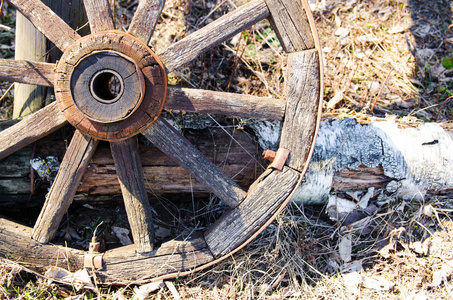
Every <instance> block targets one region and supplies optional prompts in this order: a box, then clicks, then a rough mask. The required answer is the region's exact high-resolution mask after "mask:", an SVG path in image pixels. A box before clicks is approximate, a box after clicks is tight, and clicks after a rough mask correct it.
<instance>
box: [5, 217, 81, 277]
mask: <svg viewBox="0 0 453 300" xmlns="http://www.w3.org/2000/svg"><path fill="white" fill-rule="evenodd" d="M31 232H32V229H31V228H30V227H26V226H23V225H20V224H17V223H15V222H11V221H8V220H6V219H4V218H1V217H0V258H5V259H8V260H11V261H14V262H15V263H20V264H21V265H24V266H30V267H32V268H33V269H35V270H41V271H46V270H47V268H48V267H49V266H56V267H61V268H65V269H69V270H70V271H72V272H74V271H76V270H80V269H82V268H83V255H84V252H83V251H79V250H74V249H70V248H67V247H63V246H55V245H43V244H41V243H38V242H37V241H35V240H33V239H31ZM24 253H27V255H23V254H24Z"/></svg>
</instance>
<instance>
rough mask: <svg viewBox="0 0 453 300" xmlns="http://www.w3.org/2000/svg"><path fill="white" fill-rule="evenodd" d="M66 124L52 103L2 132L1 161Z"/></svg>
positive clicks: (0, 134)
mask: <svg viewBox="0 0 453 300" xmlns="http://www.w3.org/2000/svg"><path fill="white" fill-rule="evenodd" d="M65 124H66V119H65V117H64V115H63V114H62V113H61V112H60V110H59V109H58V107H57V104H56V103H51V104H49V105H48V106H46V107H45V108H42V109H41V110H39V111H37V112H36V113H34V114H32V115H29V116H27V117H25V118H24V119H23V120H22V121H20V122H19V123H17V124H15V125H13V126H11V127H9V128H8V129H5V130H3V131H2V132H0V141H1V143H0V159H2V158H4V157H6V156H8V155H9V154H11V153H13V152H15V151H17V150H19V149H21V148H23V147H25V146H27V145H29V144H31V143H33V142H35V141H37V140H39V139H40V138H42V137H44V136H46V135H48V134H50V133H52V132H54V131H56V130H57V129H58V128H61V127H62V126H63V125H65Z"/></svg>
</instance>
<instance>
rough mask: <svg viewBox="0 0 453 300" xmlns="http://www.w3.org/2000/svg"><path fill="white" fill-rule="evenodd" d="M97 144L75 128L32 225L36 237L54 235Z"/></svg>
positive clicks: (42, 241)
mask: <svg viewBox="0 0 453 300" xmlns="http://www.w3.org/2000/svg"><path fill="white" fill-rule="evenodd" d="M97 144H98V142H97V141H96V140H94V139H93V138H90V137H88V136H86V135H84V134H83V133H81V132H80V131H78V130H76V132H75V133H74V137H73V138H72V140H71V143H70V144H69V147H68V149H67V151H66V154H65V156H64V158H63V161H62V162H61V166H60V169H59V171H58V174H57V177H56V178H55V181H54V183H53V184H52V187H51V189H50V191H49V194H48V195H47V197H46V202H45V203H44V207H43V209H42V210H41V213H40V215H39V217H38V220H37V221H36V223H35V226H34V228H33V234H32V237H33V239H35V240H37V241H38V242H41V243H47V242H49V241H50V240H51V239H52V238H53V236H54V235H55V232H56V231H57V229H58V226H59V225H60V222H61V219H62V218H63V215H64V214H65V213H66V211H67V210H68V208H69V205H71V203H72V200H73V198H74V194H75V192H76V190H77V187H78V186H79V184H80V180H81V179H82V176H83V173H84V172H85V170H86V168H87V166H88V164H89V163H90V160H91V158H92V156H93V154H94V151H95V150H96V146H97Z"/></svg>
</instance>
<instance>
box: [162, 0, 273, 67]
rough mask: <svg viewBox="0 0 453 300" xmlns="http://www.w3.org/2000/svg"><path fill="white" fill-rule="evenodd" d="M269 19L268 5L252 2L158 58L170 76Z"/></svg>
mask: <svg viewBox="0 0 453 300" xmlns="http://www.w3.org/2000/svg"><path fill="white" fill-rule="evenodd" d="M268 16H269V10H268V9H267V6H266V3H264V1H263V0H253V1H251V2H249V3H247V4H244V5H242V6H240V7H239V8H238V9H236V10H234V11H232V12H230V13H228V14H226V15H224V16H222V17H221V18H219V19H217V20H215V21H214V22H212V23H210V24H209V25H206V26H205V27H203V28H201V29H200V30H198V31H196V32H194V33H192V34H190V35H188V36H186V37H185V38H184V39H182V40H181V41H179V42H177V43H175V44H173V45H171V46H170V47H168V49H167V50H166V51H164V52H163V53H160V54H159V57H160V58H161V60H162V62H163V63H164V65H165V67H166V68H167V70H168V72H171V71H173V70H175V69H177V68H178V67H180V66H181V65H183V64H185V63H187V62H189V61H191V60H192V59H194V58H195V57H197V56H198V55H199V54H201V53H203V52H205V51H206V50H208V49H210V48H212V47H214V46H216V45H218V44H220V43H221V42H223V41H225V40H227V39H229V38H231V37H233V36H234V35H236V34H238V33H240V32H241V31H243V30H245V29H247V28H248V27H250V26H252V25H253V24H255V23H257V22H259V21H261V20H263V19H265V18H267V17H268Z"/></svg>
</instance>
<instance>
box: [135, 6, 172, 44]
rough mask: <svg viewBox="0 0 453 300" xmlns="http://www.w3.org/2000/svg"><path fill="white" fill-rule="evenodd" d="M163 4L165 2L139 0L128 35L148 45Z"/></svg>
mask: <svg viewBox="0 0 453 300" xmlns="http://www.w3.org/2000/svg"><path fill="white" fill-rule="evenodd" d="M164 4H165V0H140V1H139V2H138V8H137V11H136V12H135V15H134V17H133V18H132V21H131V25H130V26H129V33H130V34H132V35H133V36H135V37H136V38H138V39H140V40H141V41H142V42H144V43H145V44H148V43H149V40H150V39H151V37H152V36H153V32H154V28H155V27H156V24H157V20H158V19H159V16H160V14H161V12H162V9H164Z"/></svg>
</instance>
